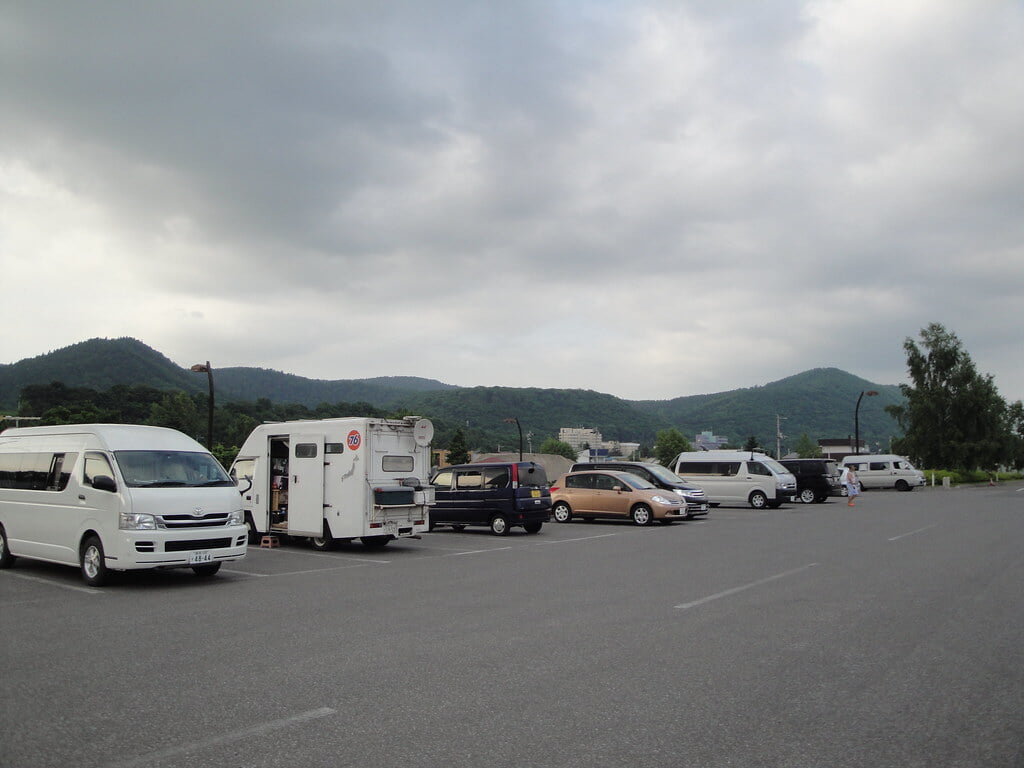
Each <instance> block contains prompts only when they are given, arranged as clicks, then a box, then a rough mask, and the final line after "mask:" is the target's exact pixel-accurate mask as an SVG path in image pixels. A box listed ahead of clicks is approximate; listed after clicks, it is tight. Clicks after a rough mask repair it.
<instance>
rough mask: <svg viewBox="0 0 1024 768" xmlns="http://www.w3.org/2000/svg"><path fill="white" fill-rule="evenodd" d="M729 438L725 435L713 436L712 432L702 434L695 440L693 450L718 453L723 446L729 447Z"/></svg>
mask: <svg viewBox="0 0 1024 768" xmlns="http://www.w3.org/2000/svg"><path fill="white" fill-rule="evenodd" d="M728 443H729V438H728V437H725V436H724V435H715V434H712V433H711V431H710V430H708V431H707V432H701V433H700V434H699V435H697V436H696V437H695V438H694V439H693V450H695V451H717V450H718V449H719V448H721V447H722V446H723V445H728Z"/></svg>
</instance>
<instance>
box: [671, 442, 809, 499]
mask: <svg viewBox="0 0 1024 768" xmlns="http://www.w3.org/2000/svg"><path fill="white" fill-rule="evenodd" d="M674 469H675V473H676V474H677V475H679V476H680V477H682V478H684V479H686V480H692V481H693V482H694V483H696V484H697V485H699V486H700V487H701V488H703V489H704V493H706V494H707V495H708V498H709V499H712V500H713V502H715V503H718V504H728V503H733V504H736V503H739V504H749V505H750V506H752V507H753V508H754V509H764V508H765V507H779V506H781V505H782V504H783V502H786V501H790V500H791V499H792V498H793V497H794V496H796V478H795V477H794V476H793V474H792V473H791V472H790V471H789V470H788V469H786V468H785V467H784V466H782V465H781V464H780V463H779V462H777V461H776V460H775V459H773V458H772V457H771V456H767V455H765V454H763V453H755V452H752V451H688V452H683V453H681V454H679V456H677V457H676V461H675V465H674Z"/></svg>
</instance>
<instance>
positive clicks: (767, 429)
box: [0, 338, 902, 450]
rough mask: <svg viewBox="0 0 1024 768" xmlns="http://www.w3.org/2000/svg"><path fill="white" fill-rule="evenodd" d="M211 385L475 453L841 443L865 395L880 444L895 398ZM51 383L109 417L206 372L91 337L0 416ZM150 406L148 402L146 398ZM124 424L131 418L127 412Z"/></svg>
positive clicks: (34, 376) (241, 376)
mask: <svg viewBox="0 0 1024 768" xmlns="http://www.w3.org/2000/svg"><path fill="white" fill-rule="evenodd" d="M195 362H200V361H198V360H197V361H195ZM214 377H215V385H216V402H217V405H218V410H219V409H220V408H222V407H226V406H227V405H228V404H231V403H239V404H244V403H256V402H257V401H262V402H264V403H267V402H272V403H274V404H275V405H278V406H283V405H287V404H294V405H295V406H297V412H298V413H306V412H307V411H305V410H303V409H310V410H315V409H317V412H328V411H329V409H327V411H325V409H324V408H323V406H325V405H328V404H348V405H351V404H358V403H365V404H367V406H372V407H373V408H375V409H382V410H383V411H387V412H392V413H395V414H400V413H401V414H417V415H421V416H427V417H429V418H431V419H432V420H433V421H434V423H435V426H436V428H437V431H436V434H437V437H436V439H435V443H436V444H437V445H439V446H444V445H446V444H447V440H448V439H449V438H450V436H451V435H452V433H453V432H454V431H455V429H457V428H461V429H462V430H463V432H464V433H465V434H466V436H467V442H468V444H469V445H470V447H471V448H474V449H485V450H494V449H496V448H497V447H498V445H500V446H501V447H503V448H506V447H507V448H512V447H513V446H514V445H515V444H516V443H517V442H518V439H519V434H518V430H517V429H516V425H515V424H514V423H509V422H506V419H512V418H517V419H518V420H519V423H520V425H521V426H522V430H523V435H524V444H525V443H527V442H528V441H529V442H531V443H532V445H533V446H534V447H537V446H539V445H540V444H541V443H542V442H543V441H544V440H545V439H546V438H548V437H557V435H558V430H559V428H561V427H591V428H594V429H596V430H598V431H599V432H601V433H602V435H603V436H604V438H605V439H607V440H620V441H630V442H640V443H642V444H644V445H648V446H649V445H650V444H652V443H653V441H654V438H655V435H656V433H657V432H658V431H660V430H663V429H667V428H670V427H674V428H676V429H678V430H680V431H681V432H682V433H683V434H684V435H686V436H687V437H688V438H690V439H691V440H692V439H693V437H694V435H696V434H697V433H699V432H702V431H705V430H710V431H712V432H713V433H715V434H717V435H724V436H726V437H728V438H729V439H730V440H731V441H733V442H734V443H736V444H742V443H744V442H745V441H746V440H747V438H748V437H750V436H755V437H757V438H758V439H759V441H760V443H761V444H762V445H763V446H765V447H768V448H774V446H775V443H776V438H775V435H776V417H777V416H781V417H784V418H783V420H782V421H781V428H782V432H783V434H784V435H786V439H785V440H784V441H783V447H784V449H785V448H786V447H792V445H793V444H794V443H795V441H796V439H797V438H798V437H799V436H800V435H801V434H802V433H806V434H807V435H808V436H809V437H811V438H812V439H819V438H839V439H844V438H846V437H847V436H852V435H853V432H854V406H855V404H856V401H857V397H858V396H859V395H860V393H861V392H862V391H865V390H875V391H878V393H879V394H878V396H873V397H865V398H864V400H863V402H862V403H861V408H860V434H861V438H863V439H866V440H869V441H870V442H871V443H872V444H878V445H880V446H882V447H886V446H887V445H888V442H889V439H890V437H892V436H893V435H895V434H897V431H896V424H895V422H894V421H893V420H892V419H891V418H890V417H889V416H888V415H887V414H886V413H885V406H886V405H889V404H892V403H898V402H900V401H901V399H902V395H901V393H900V391H899V388H898V387H896V386H894V385H878V384H874V383H872V382H869V381H866V380H864V379H861V378H858V377H856V376H852V375H850V374H848V373H845V372H844V371H841V370H838V369H836V368H819V369H814V370H811V371H805V372H804V373H800V374H796V375H794V376H790V377H788V378H785V379H781V380H779V381H775V382H771V383H769V384H765V385H764V386H759V387H751V388H746V389H737V390H732V391H729V392H718V393H715V394H706V395H692V396H686V397H679V398H674V399H672V400H656V401H655V400H645V401H629V400H623V399H621V398H617V397H614V396H612V395H607V394H602V393H599V392H594V391H591V390H578V389H539V388H532V387H531V388H510V387H469V388H464V387H457V386H452V385H448V384H443V383H441V382H438V381H434V380H431V379H421V378H416V377H382V378H374V379H357V380H341V381H322V380H315V379H306V378H303V377H301V376H295V375H292V374H287V373H282V372H280V371H273V370H268V369H264V368H245V367H237V368H221V369H215V371H214ZM52 382H61V384H62V385H63V386H64V387H65V388H66V391H67V396H68V399H69V400H71V399H74V400H76V401H77V402H83V401H85V400H88V399H89V397H90V395H89V392H88V390H97V391H99V392H105V393H106V394H105V395H104V396H103V397H102V398H95V400H100V401H102V402H99V403H97V405H98V408H99V410H100V412H109V409H110V408H112V407H114V406H115V405H116V402H117V401H118V399H119V398H120V399H126V397H125V396H124V395H123V394H121V395H119V394H118V393H124V392H126V391H127V390H125V388H126V387H131V388H132V391H133V392H138V391H140V388H141V390H145V389H146V388H150V389H153V390H160V391H165V392H167V391H180V392H185V393H187V394H189V395H190V396H191V397H193V398H197V399H199V400H200V401H201V400H202V398H203V397H204V396H205V394H206V391H207V379H206V376H205V375H202V374H196V373H192V372H191V371H189V370H188V369H187V368H183V367H181V366H178V365H176V364H175V363H173V362H171V361H170V360H169V359H167V358H166V357H164V356H163V355H161V354H160V353H159V352H156V351H155V350H153V349H151V348H150V347H147V346H146V345H145V344H143V343H142V342H139V341H136V340H135V339H128V338H124V339H113V340H107V339H92V340H90V341H85V342H81V343H79V344H75V345H72V346H70V347H66V348H65V349H61V350H57V351H55V352H50V353H48V354H46V355H41V356H39V357H35V358H31V359H28V360H22V361H20V362H17V363H13V364H10V365H2V366H0V409H3V410H5V411H7V412H16V411H17V409H18V407H19V397H20V394H21V392H22V390H23V389H24V388H25V387H28V386H36V387H38V386H40V385H49V384H51V383H52ZM73 390H74V391H73ZM108 390H114V391H113V393H111V392H109V391H108ZM55 391H56V392H57V393H58V394H59V392H61V391H64V390H61V389H60V388H57V389H54V388H52V387H51V388H49V389H48V393H49V395H50V396H52V394H53V392H55ZM154 399H155V398H154V397H153V396H152V395H148V400H149V401H153V400H154ZM68 405H71V403H68ZM298 406H301V408H299V407H298ZM236 410H237V409H236ZM242 410H245V409H244V408H243V409H242ZM266 410H267V409H266V408H263V409H262V410H261V412H266ZM278 410H279V411H280V409H278ZM345 410H346V412H350V411H351V408H346V409H345ZM22 415H40V414H31V413H24V414H22ZM132 417H133V418H137V417H138V416H137V415H136V414H135V413H133V414H132ZM306 417H308V416H306ZM219 422H220V420H219V419H218V423H219ZM524 447H525V446H524Z"/></svg>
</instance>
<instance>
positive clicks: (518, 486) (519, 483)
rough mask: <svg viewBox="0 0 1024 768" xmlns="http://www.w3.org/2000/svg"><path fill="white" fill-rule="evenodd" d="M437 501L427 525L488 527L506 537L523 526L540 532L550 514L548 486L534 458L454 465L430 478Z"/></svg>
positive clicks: (455, 527) (461, 527)
mask: <svg viewBox="0 0 1024 768" xmlns="http://www.w3.org/2000/svg"><path fill="white" fill-rule="evenodd" d="M430 484H431V485H432V486H434V499H435V504H434V506H433V507H431V508H430V527H431V529H433V528H434V526H436V525H450V526H451V527H452V528H454V529H455V530H457V531H461V530H462V529H463V528H465V527H466V526H467V525H486V526H488V527H489V528H490V529H491V533H493V534H495V535H497V536H504V535H505V534H507V533H508V531H509V529H510V528H513V527H515V526H522V527H523V528H524V529H525V530H526V532H527V533H538V532H539V531H540V529H541V526H543V525H544V523H545V522H546V521H547V520H548V519H549V517H550V514H551V490H550V488H549V487H548V478H547V475H546V474H545V472H544V467H542V466H541V465H540V464H537V463H536V462H533V461H520V462H502V463H494V464H456V465H454V466H451V467H442V468H441V469H439V470H437V471H436V472H435V473H434V475H433V477H431V478H430Z"/></svg>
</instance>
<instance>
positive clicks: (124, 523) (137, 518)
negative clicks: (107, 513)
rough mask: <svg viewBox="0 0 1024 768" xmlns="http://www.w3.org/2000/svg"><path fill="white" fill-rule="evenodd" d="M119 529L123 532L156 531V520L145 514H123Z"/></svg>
mask: <svg viewBox="0 0 1024 768" xmlns="http://www.w3.org/2000/svg"><path fill="white" fill-rule="evenodd" d="M117 527H118V528H120V529H121V530H122V531H155V530H156V518H155V517H154V516H153V515H147V514H145V513H143V512H122V513H121V514H120V516H119V517H118V521H117Z"/></svg>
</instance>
